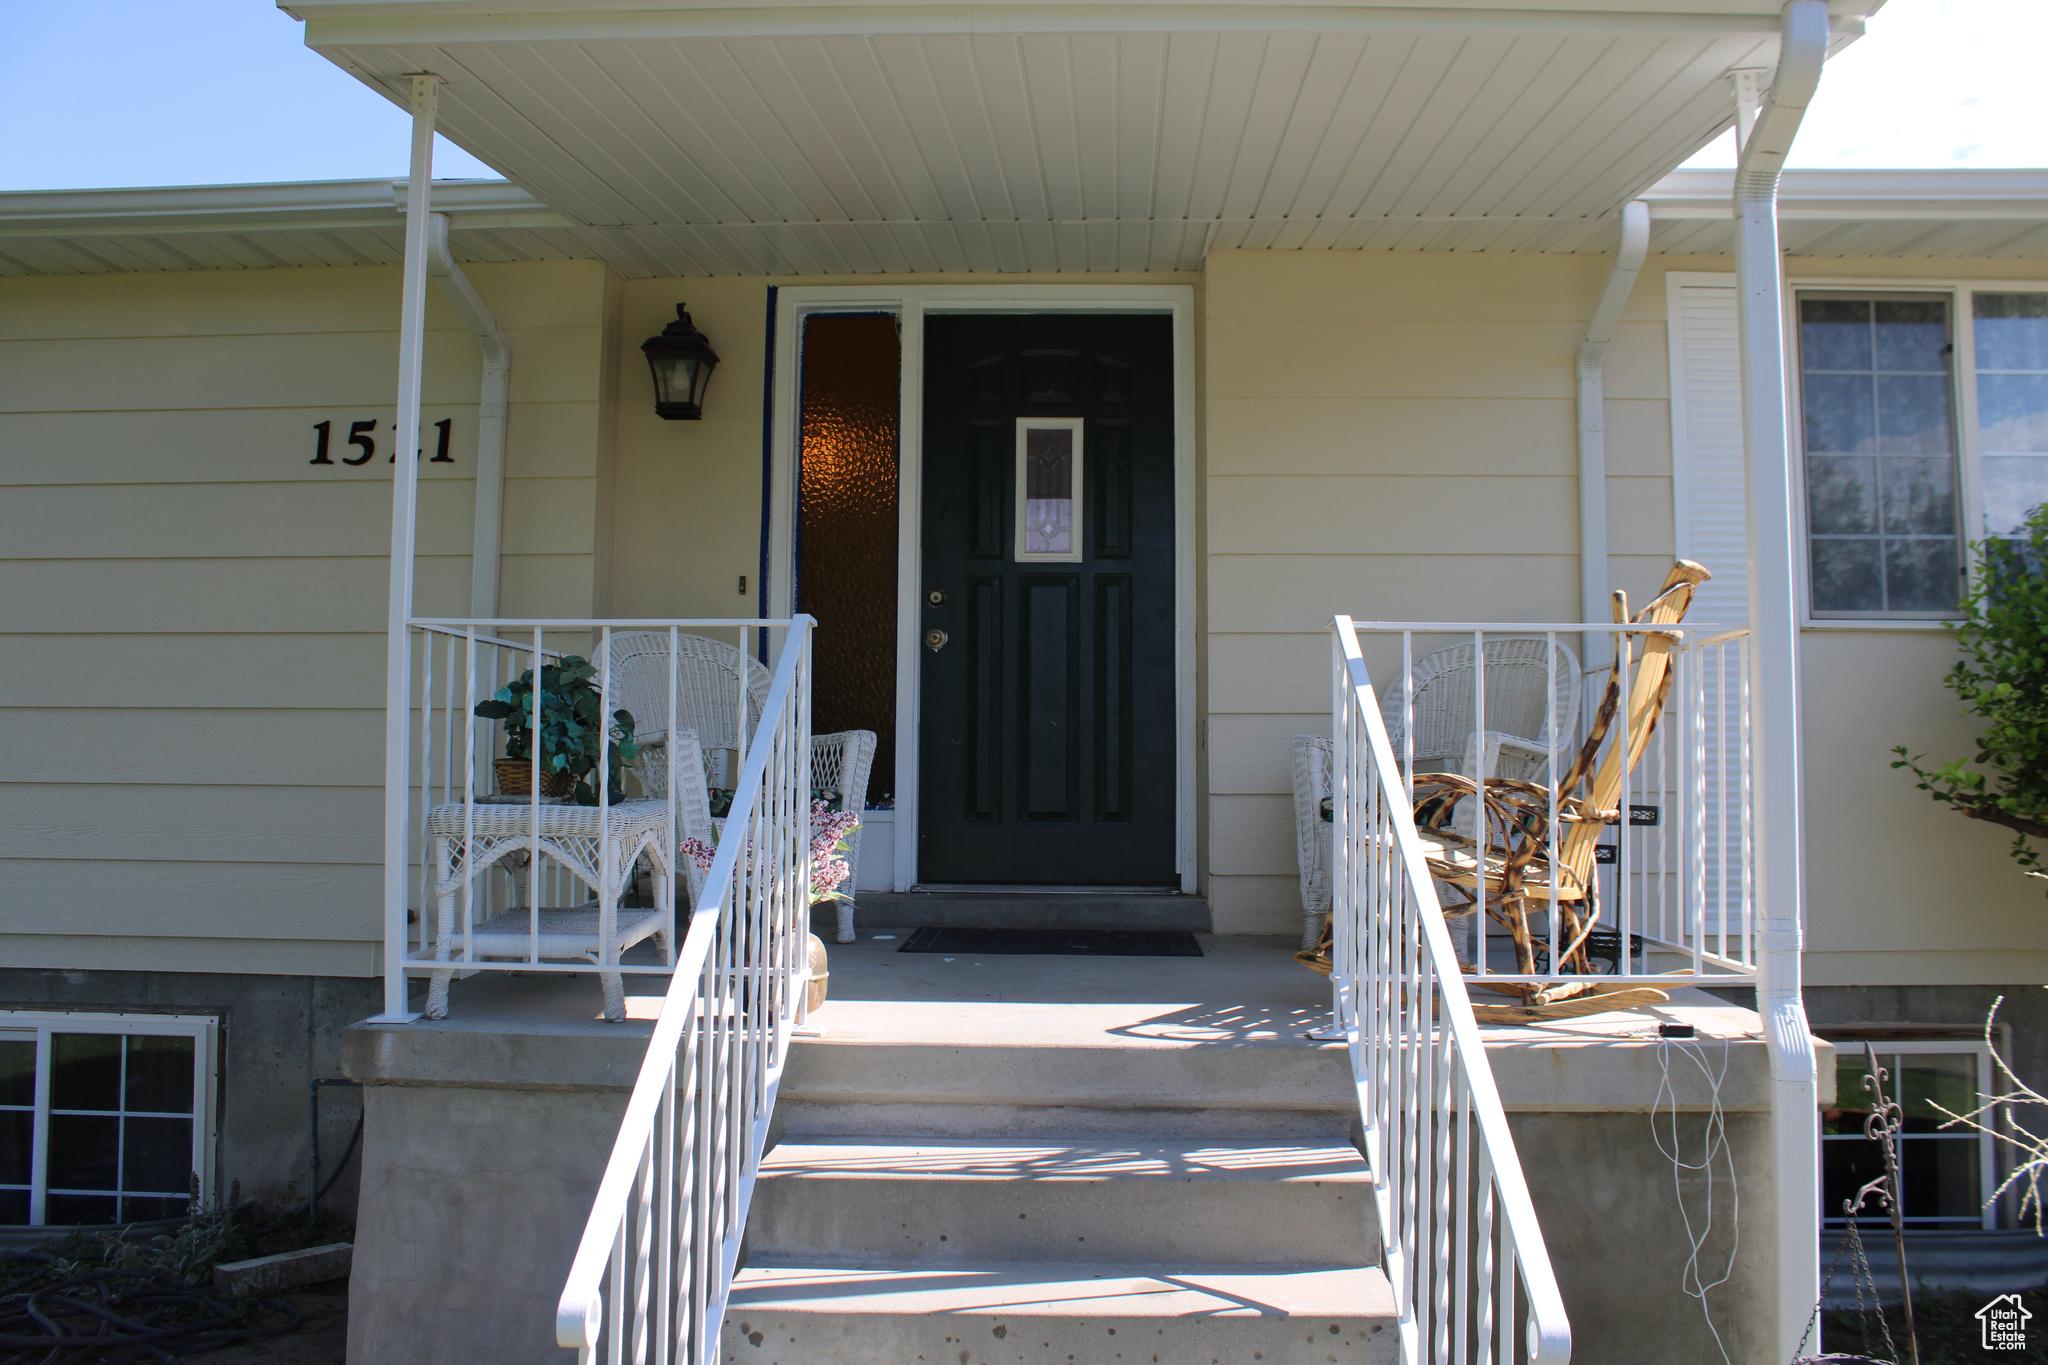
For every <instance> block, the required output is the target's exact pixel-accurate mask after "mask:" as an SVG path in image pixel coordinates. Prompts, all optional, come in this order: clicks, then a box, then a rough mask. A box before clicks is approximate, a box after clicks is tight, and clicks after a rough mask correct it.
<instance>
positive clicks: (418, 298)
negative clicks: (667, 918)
mask: <svg viewBox="0 0 2048 1365" xmlns="http://www.w3.org/2000/svg"><path fill="white" fill-rule="evenodd" d="M440 86H441V78H440V77H439V76H429V75H417V76H414V77H413V78H412V100H411V108H412V166H411V169H410V171H409V172H408V175H409V176H410V179H409V180H408V181H407V182H406V189H405V272H404V281H405V285H404V289H403V291H402V293H401V294H400V298H399V311H398V420H397V429H396V430H394V431H393V432H392V433H391V450H392V455H393V460H394V462H393V464H392V467H391V471H392V472H391V600H390V612H389V616H388V617H387V620H386V628H387V638H386V642H385V660H384V1013H383V1014H381V1015H379V1016H378V1017H379V1018H380V1019H382V1020H386V1021H402V1020H408V1019H413V1018H417V1017H418V1016H417V1015H415V1014H413V1013H411V1012H410V1011H408V1010H407V1009H406V994H405V937H406V933H405V910H406V905H405V899H406V896H405V886H406V880H407V877H408V874H409V871H410V869H409V868H408V866H407V859H406V818H407V807H408V793H407V791H406V787H407V783H406V742H405V736H406V708H407V706H408V704H409V701H410V697H411V692H412V660H411V645H410V642H409V641H408V639H407V623H408V622H409V621H410V620H411V618H412V555H413V531H414V511H415V508H416V507H417V505H418V502H419V480H420V466H419V457H418V455H417V454H415V455H414V457H413V458H412V459H410V460H408V459H404V458H403V456H404V454H405V448H406V447H407V446H412V447H414V448H415V451H417V449H418V446H419V439H420V362H421V352H422V348H423V347H424V345H425V342H426V330H427V237H428V233H429V231H430V230H431V229H432V227H433V224H432V223H431V222H430V221H429V220H428V215H427V190H428V186H429V185H430V183H431V182H432V180H433V175H434V105H435V99H436V96H437V95H438V93H439V90H440ZM421 913H422V915H424V914H425V907H424V906H422V907H421Z"/></svg>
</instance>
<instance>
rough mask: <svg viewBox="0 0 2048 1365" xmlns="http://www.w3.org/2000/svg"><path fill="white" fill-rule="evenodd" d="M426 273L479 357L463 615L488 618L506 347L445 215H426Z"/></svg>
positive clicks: (501, 467) (492, 603)
mask: <svg viewBox="0 0 2048 1365" xmlns="http://www.w3.org/2000/svg"><path fill="white" fill-rule="evenodd" d="M431 218H432V225H431V227H430V228H429V230H428V233H427V242H428V248H429V250H428V255H427V273H428V274H429V275H432V276H433V277H434V283H436V284H438V285H440V286H441V292H442V293H443V294H445V295H447V297H448V301H449V302H450V303H452V304H454V305H455V311H456V313H458V314H459V315H460V316H461V318H462V321H463V325H464V326H466V327H468V328H469V330H470V332H471V334H472V335H474V336H475V337H476V341H477V345H478V346H479V347H480V348H482V350H483V353H484V368H483V382H482V384H481V386H480V390H479V393H478V398H477V411H476V528H475V532H474V537H475V538H474V540H473V542H472V546H471V552H470V576H469V614H470V616H471V617H472V618H473V619H476V620H489V619H491V618H492V617H495V616H496V615H497V614H498V570H499V560H500V556H501V554H502V551H503V542H504V519H505V418H506V408H507V406H508V405H509V401H510V396H511V389H512V343H511V342H509V341H507V340H506V339H505V332H504V329H502V328H501V327H499V326H498V321H497V319H496V318H494V317H492V316H491V310H490V309H489V308H487V307H485V306H484V301H483V299H482V297H481V296H480V295H478V293H477V292H476V286H475V285H473V284H471V283H470V282H469V276H467V275H465V274H463V273H462V267H461V266H459V265H457V264H456V263H455V253H454V252H453V251H452V250H450V249H449V246H448V216H447V215H446V214H443V213H436V214H433V215H431Z"/></svg>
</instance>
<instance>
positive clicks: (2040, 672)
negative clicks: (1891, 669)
mask: <svg viewBox="0 0 2048 1365" xmlns="http://www.w3.org/2000/svg"><path fill="white" fill-rule="evenodd" d="M1976 549H1977V555H1978V566H1979V567H1978V571H1977V575H1976V578H1975V580H1974V582H1973V583H1972V585H1971V587H1970V589H1969V591H1968V592H1966V593H1964V594H1963V601H1962V608H1961V612H1962V614H1961V617H1960V619H1958V620H1956V621H1953V622H1951V623H1950V625H1949V631H1950V633H1951V634H1952V635H1954V636H1955V640H1956V643H1957V645H1958V646H1960V647H1961V649H1962V654H1963V657H1962V658H1961V659H1959V660H1957V662H1956V666H1955V667H1954V668H1952V669H1950V670H1949V674H1948V677H1947V679H1946V680H1945V681H1946V682H1947V683H1948V687H1949V690H1950V691H1952V692H1954V693H1955V694H1956V696H1957V697H1958V698H1960V699H1961V700H1962V704H1963V714H1964V715H1966V716H1972V717H1975V718H1976V719H1978V720H1980V721H1982V722H1983V726H1984V729H1983V733H1982V734H1981V735H1980V736H1979V737H1978V739H1977V755H1976V757H1975V758H1973V759H1964V758H1958V759H1955V760H1953V761H1951V762H1948V763H1944V764H1942V765H1941V766H1939V767H1937V768H1931V769H1930V768H1927V767H1924V766H1922V763H1923V760H1924V758H1925V755H1923V754H1913V753H1908V752H1907V750H1906V747H1905V746H1904V745H1899V746H1897V747H1895V748H1894V749H1893V750H1892V752H1893V753H1895V754H1897V755H1898V758H1897V759H1896V760H1894V761H1893V763H1892V766H1893V767H1894V768H1905V769H1908V770H1910V771H1911V772H1912V774H1913V776H1914V777H1916V778H1918V779H1919V781H1918V783H1917V784H1916V785H1918V787H1919V788H1920V790H1921V791H1924V792H1926V793H1927V794H1928V795H1929V796H1931V797H1933V798H1934V799H1935V800H1936V801H1939V802H1941V803H1942V804H1943V805H1946V806H1951V807H1953V808H1954V809H1956V810H1958V811H1960V812H1962V813H1963V814H1964V815H1967V816H1969V817H1970V818H1971V819H1972V820H1985V821H1988V822H1990V823H1991V824H1994V825H2003V826H2004V827H2005V828H2007V829H2010V830H2012V831H2014V834H2013V841H2012V856H2013V858H2014V860H2015V861H2017V862H2018V863H2019V865H2020V867H2021V868H2022V869H2023V870H2024V871H2025V872H2026V874H2027V875H2028V876H2030V877H2040V878H2043V879H2048V865H2044V863H2043V861H2042V848H2041V847H2040V846H2039V845H2037V844H2035V843H2034V842H2032V841H2034V840H2048V503H2044V504H2042V505H2041V506H2039V507H2036V508H2035V509H2034V510H2033V511H2032V512H2031V513H2030V514H2028V517H2027V520H2026V524H2025V526H2024V527H2022V528H2021V531H2020V534H2019V535H2018V536H2016V537H2013V538H2010V539H2007V538H2002V537H1994V538H1992V539H1989V540H1985V541H1983V542H1982V543H1980V544H1979V545H1978V546H1977V547H1976Z"/></svg>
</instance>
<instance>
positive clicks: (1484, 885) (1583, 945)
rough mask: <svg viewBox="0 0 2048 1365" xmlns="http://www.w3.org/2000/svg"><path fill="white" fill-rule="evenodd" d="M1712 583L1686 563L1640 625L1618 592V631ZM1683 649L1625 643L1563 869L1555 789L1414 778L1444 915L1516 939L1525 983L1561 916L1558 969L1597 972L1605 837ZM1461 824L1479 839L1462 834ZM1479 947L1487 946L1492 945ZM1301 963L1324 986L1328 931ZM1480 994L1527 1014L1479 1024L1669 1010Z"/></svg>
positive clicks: (1616, 996)
mask: <svg viewBox="0 0 2048 1365" xmlns="http://www.w3.org/2000/svg"><path fill="white" fill-rule="evenodd" d="M1711 577H1712V575H1711V574H1709V573H1708V572H1707V570H1706V569H1705V568H1703V567H1701V566H1700V565H1698V564H1695V563H1692V562H1691V561H1690V560H1683V559H1682V560H1679V561H1678V562H1677V563H1676V564H1675V565H1673V566H1672V569H1671V572H1670V573H1669V574H1668V575H1667V576H1666V577H1665V580H1664V586H1663V588H1662V589H1661V590H1660V591H1659V592H1658V595H1657V596H1656V598H1654V599H1653V600H1652V601H1651V602H1650V604H1649V605H1648V606H1646V607H1644V608H1643V609H1642V611H1640V612H1638V613H1637V614H1636V615H1635V616H1634V617H1633V618H1631V617H1630V616H1629V612H1628V596H1627V594H1625V593H1622V592H1616V593H1615V594H1614V619H1615V623H1616V624H1618V625H1620V624H1631V625H1646V626H1668V625H1677V624H1679V623H1680V622H1681V621H1683V620H1684V619H1685V614H1686V612H1687V610H1688V609H1690V607H1691V606H1692V597H1693V590H1694V588H1695V587H1696V586H1697V585H1699V584H1701V583H1704V582H1706V581H1707V580H1708V579H1709V578H1711ZM1678 640H1679V637H1678V636H1677V635H1676V634H1675V633H1673V634H1666V633H1663V632H1654V631H1653V632H1643V633H1631V634H1629V635H1628V636H1627V637H1626V639H1625V641H1624V642H1623V646H1622V649H1621V650H1620V651H1619V653H1618V657H1617V658H1616V661H1615V665H1614V667H1613V668H1612V669H1611V670H1610V671H1609V675H1608V682H1607V691H1606V694H1605V695H1604V696H1603V697H1602V698H1601V702H1600V708H1599V710H1598V711H1597V712H1596V713H1595V714H1594V717H1593V723H1592V726H1591V728H1590V730H1589V731H1588V733H1587V735H1586V740H1585V743H1584V744H1582V745H1580V747H1579V751H1578V755H1577V757H1576V758H1575V759H1574V760H1573V762H1572V764H1571V766H1570V768H1569V769H1567V770H1566V773H1565V776H1564V780H1563V781H1562V782H1560V783H1559V784H1558V787H1557V818H1558V823H1559V824H1561V825H1563V826H1565V829H1564V831H1563V833H1562V835H1561V837H1560V838H1559V840H1558V849H1557V866H1556V867H1555V868H1553V867H1552V866H1551V861H1550V848H1549V844H1550V811H1551V791H1550V789H1549V788H1548V787H1546V786H1542V785H1539V784H1537V783H1534V782H1524V781H1517V780H1513V779H1503V778H1493V779H1486V780H1484V781H1483V782H1481V781H1475V780H1474V779H1473V778H1469V777H1465V776H1462V775H1460V774H1457V773H1418V774H1417V775H1416V777H1415V782H1414V791H1415V823H1416V832H1417V834H1418V835H1419V836H1420V837H1421V841H1422V846H1423V855H1424V858H1425V860H1426V861H1427V863H1428V865H1429V871H1430V875H1431V876H1432V877H1433V878H1435V879H1436V882H1437V884H1438V885H1439V886H1440V887H1445V888H1448V889H1449V890H1450V892H1451V893H1452V894H1453V895H1455V896H1458V897H1460V898H1461V899H1460V900H1459V901H1458V902H1457V903H1453V904H1446V905H1445V906H1444V913H1445V915H1447V916H1449V917H1451V918H1460V917H1463V916H1466V915H1473V914H1479V913H1482V912H1483V913H1484V914H1485V915H1486V916H1487V917H1488V918H1490V919H1492V920H1494V921H1495V922H1496V923H1498V924H1500V925H1501V926H1502V927H1503V928H1505V929H1507V930H1508V932H1509V934H1510V935H1511V936H1512V938H1513V940H1514V947H1515V959H1516V972H1515V974H1516V975H1527V976H1533V975H1535V974H1536V972H1537V966H1536V947H1537V945H1536V940H1535V935H1534V934H1533V933H1531V931H1530V927H1529V920H1530V916H1531V915H1532V914H1541V913H1543V912H1545V911H1548V910H1551V909H1552V908H1553V907H1555V912H1556V914H1557V915H1558V916H1559V926H1558V927H1559V929H1560V930H1561V933H1560V935H1559V953H1558V963H1559V966H1560V967H1561V968H1562V969H1563V970H1566V971H1572V972H1579V973H1590V972H1591V970H1592V963H1591V961H1590V959H1589V956H1588V954H1587V945H1588V941H1589V940H1590V938H1591V937H1592V934H1593V931H1594V929H1595V928H1597V927H1598V925H1599V921H1600V906H1599V900H1598V885H1597V882H1596V880H1595V877H1594V866H1595V861H1594V860H1595V857H1596V854H1595V849H1596V848H1597V847H1598V845H1599V842H1600V836H1601V834H1602V833H1603V832H1604V831H1605V829H1606V828H1607V826H1609V825H1615V824H1619V823H1620V821H1621V812H1620V809H1619V802H1620V799H1621V794H1622V789H1623V786H1624V785H1625V783H1626V780H1627V777H1628V775H1629V774H1630V773H1632V772H1633V771H1634V770H1635V767H1636V765H1637V764H1638V763H1639V762H1641V760H1642V757H1643V755H1644V753H1646V752H1647V751H1648V749H1649V746H1650V737H1651V735H1652V733H1653V732H1654V731H1655V729H1656V725H1657V720H1658V717H1659V716H1660V715H1661V714H1662V713H1663V709H1664V701H1665V698H1666V697H1667V696H1668V695H1669V693H1670V690H1671V683H1672V668H1671V665H1672V658H1671V656H1672V651H1673V649H1674V648H1675V647H1676V646H1677V644H1678ZM1624 686H1625V687H1626V692H1627V696H1626V703H1627V705H1626V707H1625V708H1624V706H1623V701H1624V697H1623V691H1624ZM1617 715H1620V716H1622V717H1623V718H1624V719H1623V725H1622V729H1621V732H1620V733H1619V734H1616V735H1613V737H1612V740H1611V742H1610V739H1609V732H1610V731H1612V730H1613V728H1614V719H1615V717H1616V716H1617ZM1582 789H1583V790H1582ZM1472 800H1476V801H1478V802H1479V803H1480V816H1479V818H1477V819H1473V820H1469V821H1461V820H1459V818H1458V807H1459V806H1460V805H1461V804H1462V803H1464V802H1466V801H1472ZM1460 824H1463V825H1465V826H1466V828H1467V829H1469V830H1471V831H1472V832H1471V833H1470V834H1467V833H1463V832H1460V831H1459V830H1458V829H1457V826H1458V825H1460ZM1480 941H1481V942H1482V943H1483V942H1484V937H1483V936H1481V938H1480ZM1482 951H1483V950H1482ZM1296 956H1297V957H1298V958H1299V959H1300V960H1301V961H1302V962H1303V963H1304V964H1305V965H1307V966H1309V967H1311V968H1313V969H1314V970H1316V971H1319V972H1322V973H1324V974H1327V973H1328V972H1329V970H1330V963H1331V931H1330V929H1329V928H1328V927H1327V926H1326V927H1325V928H1324V931H1323V935H1322V939H1321V941H1320V942H1319V943H1318V944H1317V945H1316V947H1315V948H1314V949H1313V950H1309V951H1304V952H1302V953H1299V954H1297V955H1296ZM1461 965H1462V966H1463V967H1464V969H1465V971H1466V972H1467V973H1468V974H1469V973H1472V972H1475V971H1476V970H1477V968H1476V966H1475V964H1471V963H1465V964H1461ZM1479 984H1481V985H1485V986H1486V987H1487V988H1488V989H1489V990H1493V991H1497V992H1500V993H1503V994H1510V995H1515V996H1519V997H1520V999H1521V1004H1520V1005H1519V1006H1475V1012H1476V1013H1477V1014H1478V1016H1479V1017H1480V1019H1481V1021H1482V1022H1488V1023H1526V1022H1534V1021H1537V1020H1540V1019H1549V1018H1565V1017H1571V1016H1575V1015H1584V1014H1598V1013H1604V1012H1606V1011H1608V1010H1614V1009H1622V1008H1626V1007H1628V1006H1631V1005H1646V1004H1660V1003H1662V1002H1663V1001H1664V1000H1666V999H1668V998H1669V997H1668V996H1666V995H1665V994H1664V992H1662V991H1658V990H1653V989H1648V988H1637V989H1630V990H1620V991H1605V992H1596V990H1595V988H1594V987H1592V986H1590V985H1589V984H1588V983H1585V982H1557V983H1554V984H1548V985H1544V984H1536V983H1526V982H1515V983H1501V984H1493V983H1489V982H1487V981H1485V979H1484V978H1483V977H1482V978H1480V981H1479Z"/></svg>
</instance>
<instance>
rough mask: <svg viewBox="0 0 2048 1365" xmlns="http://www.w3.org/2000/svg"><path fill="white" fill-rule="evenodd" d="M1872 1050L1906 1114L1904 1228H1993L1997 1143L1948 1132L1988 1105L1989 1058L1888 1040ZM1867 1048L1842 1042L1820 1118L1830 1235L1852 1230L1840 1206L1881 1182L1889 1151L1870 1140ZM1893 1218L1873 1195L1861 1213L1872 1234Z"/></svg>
mask: <svg viewBox="0 0 2048 1365" xmlns="http://www.w3.org/2000/svg"><path fill="white" fill-rule="evenodd" d="M1871 1046H1872V1047H1873V1048H1874V1049H1875V1050H1876V1052H1877V1064H1878V1065H1879V1066H1880V1067H1883V1068H1884V1069H1885V1071H1886V1072H1888V1073H1889V1075H1888V1078H1887V1080H1886V1082H1885V1097H1886V1098H1887V1099H1890V1100H1892V1101H1894V1102H1896V1103H1897V1104H1898V1105H1899V1106H1900V1108H1901V1109H1903V1110H1904V1122H1903V1124H1902V1126H1901V1128H1900V1130H1899V1134H1898V1136H1897V1137H1896V1138H1895V1139H1893V1150H1894V1153H1895V1155H1896V1158H1897V1161H1898V1165H1899V1183H1900V1185H1901V1187H1902V1192H1901V1197H1900V1200H1899V1207H1900V1212H1901V1214H1902V1215H1903V1217H1904V1221H1905V1225H1906V1227H1908V1228H1909V1229H1910V1228H1926V1229H1941V1228H1949V1229H1955V1230H1962V1229H1967V1228H1993V1227H1996V1226H1997V1220H1996V1217H1995V1213H1996V1210H1995V1208H1994V1207H1992V1205H1991V1196H1992V1192H1993V1191H1994V1190H1995V1189H1996V1188H1997V1185H1998V1179H1997V1164H1996V1163H1997V1153H1996V1152H1995V1151H1994V1150H1993V1147H1992V1139H1991V1137H1990V1135H1989V1134H1985V1133H1978V1132H1974V1131H1972V1130H1970V1129H1967V1128H1962V1127H1960V1126H1958V1127H1950V1128H1944V1127H1943V1126H1942V1125H1943V1124H1945V1123H1947V1122H1948V1115H1949V1114H1967V1113H1970V1112H1971V1111H1972V1110H1974V1109H1976V1107H1977V1106H1978V1104H1980V1103H1981V1101H1980V1100H1979V1099H1978V1098H1977V1097H1978V1096H1979V1095H1988V1094H1990V1093H1991V1089H1992V1086H1991V1050H1990V1049H1989V1048H1987V1047H1986V1046H1985V1045H1984V1044H1983V1043H1981V1042H1979V1043H1966V1042H1963V1041H1961V1040H1959V1039H1958V1040H1955V1041H1939V1042H1903V1041H1899V1040H1897V1039H1885V1040H1882V1041H1873V1042H1872V1043H1871ZM1863 1048H1864V1045H1863V1043H1862V1042H1861V1041H1846V1040H1845V1041H1838V1042H1837V1043H1836V1044H1835V1103H1834V1105H1833V1107H1831V1108H1829V1109H1825V1110H1823V1111H1822V1112H1821V1215H1822V1217H1823V1219H1824V1220H1825V1221H1826V1223H1827V1225H1828V1226H1829V1227H1842V1226H1845V1225H1846V1223H1847V1221H1848V1220H1847V1218H1846V1217H1845V1216H1844V1215H1843V1212H1842V1202H1843V1201H1844V1200H1846V1199H1853V1198H1855V1196H1856V1192H1857V1190H1859V1189H1861V1188H1862V1187H1863V1185H1864V1184H1865V1183H1866V1182H1868V1181H1871V1180H1874V1179H1876V1178H1877V1177H1878V1176H1881V1175H1883V1174H1884V1149H1883V1148H1882V1147H1880V1146H1879V1145H1878V1144H1877V1143H1876V1142H1874V1141H1872V1140H1871V1139H1870V1138H1867V1137H1865V1136H1864V1135H1863V1122H1864V1120H1865V1119H1866V1118H1867V1117H1868V1116H1869V1114H1870V1107H1871V1098H1870V1092H1869V1090H1868V1089H1867V1088H1866V1087H1865V1086H1864V1083H1863V1078H1864V1076H1865V1074H1866V1073H1867V1072H1868V1071H1869V1069H1870V1068H1869V1062H1868V1060H1867V1059H1866V1057H1865V1055H1864V1050H1863ZM1944 1110H1946V1111H1947V1113H1944V1112H1943V1111H1944ZM1890 1220H1891V1215H1890V1213H1889V1212H1888V1211H1886V1210H1885V1209H1884V1208H1883V1207H1882V1206H1881V1205H1880V1204H1879V1203H1878V1201H1877V1200H1876V1199H1875V1198H1874V1197H1873V1198H1871V1199H1869V1200H1866V1201H1865V1202H1864V1205H1863V1211H1862V1212H1861V1213H1859V1214H1858V1215H1857V1221H1858V1223H1859V1224H1860V1225H1861V1226H1862V1227H1863V1228H1864V1229H1865V1231H1866V1235H1869V1229H1871V1228H1873V1227H1884V1226H1886V1225H1888V1224H1889V1222H1890Z"/></svg>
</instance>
